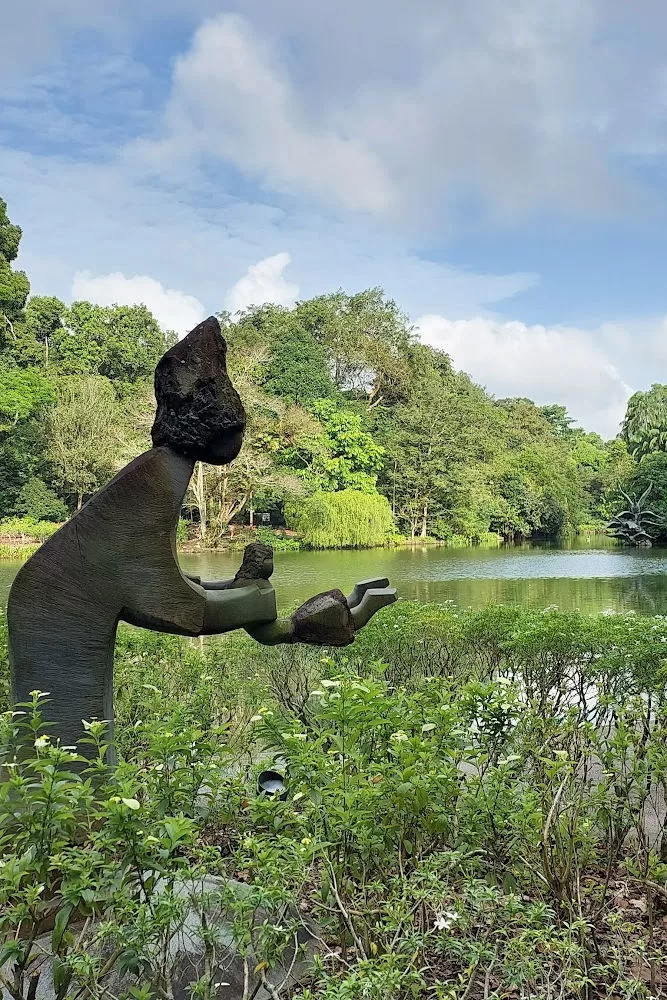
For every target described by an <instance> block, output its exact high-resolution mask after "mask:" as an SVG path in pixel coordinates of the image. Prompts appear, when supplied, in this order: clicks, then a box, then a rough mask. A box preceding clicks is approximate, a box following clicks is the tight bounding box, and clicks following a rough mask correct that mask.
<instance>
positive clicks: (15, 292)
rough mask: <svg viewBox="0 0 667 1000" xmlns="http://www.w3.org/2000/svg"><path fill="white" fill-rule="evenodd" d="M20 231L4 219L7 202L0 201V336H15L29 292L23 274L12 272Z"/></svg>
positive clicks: (10, 338)
mask: <svg viewBox="0 0 667 1000" xmlns="http://www.w3.org/2000/svg"><path fill="white" fill-rule="evenodd" d="M21 235H22V232H21V228H20V226H15V225H13V224H12V223H11V222H10V221H9V218H8V217H7V202H5V201H3V200H2V198H0V326H1V327H2V328H3V329H2V330H0V334H1V335H3V337H4V339H5V340H7V339H9V340H13V339H14V337H15V333H14V323H15V322H16V321H17V320H18V319H19V318H20V316H21V313H22V311H23V307H24V306H25V303H26V299H27V298H28V295H29V293H30V282H29V281H28V279H27V277H26V275H25V273H24V272H23V271H13V270H12V267H11V265H12V261H14V260H16V258H17V256H18V252H19V244H20V242H21Z"/></svg>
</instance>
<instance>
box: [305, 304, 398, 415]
mask: <svg viewBox="0 0 667 1000" xmlns="http://www.w3.org/2000/svg"><path fill="white" fill-rule="evenodd" d="M295 312H296V315H297V317H298V318H299V320H300V322H302V323H303V325H304V327H305V329H306V330H308V331H309V332H310V333H312V335H313V337H314V338H315V339H316V340H317V342H318V343H319V344H321V345H322V347H323V348H324V350H325V352H326V355H327V358H328V362H329V369H330V373H331V376H332V378H333V380H334V382H335V384H336V386H337V387H338V388H339V389H340V390H342V391H347V392H353V393H356V394H357V395H358V396H359V397H360V398H361V399H363V400H364V401H365V403H366V405H367V407H368V408H369V409H373V408H375V407H376V406H379V405H389V404H390V403H392V402H394V401H395V400H396V399H398V398H403V397H404V395H405V391H406V388H407V385H408V383H409V364H408V358H407V353H408V348H409V346H410V344H412V343H414V341H415V336H414V334H413V332H412V330H411V328H410V326H409V323H408V320H407V318H406V317H405V316H404V315H403V313H401V311H400V310H399V308H398V306H397V305H396V303H395V302H393V301H392V300H391V299H385V297H384V292H383V291H382V289H381V288H369V289H367V290H366V291H364V292H358V293H357V294H356V295H347V294H345V293H344V292H342V291H339V292H336V293H335V294H333V295H321V296H318V297H317V298H314V299H310V300H308V301H305V302H300V303H299V304H298V305H297V307H296V310H295Z"/></svg>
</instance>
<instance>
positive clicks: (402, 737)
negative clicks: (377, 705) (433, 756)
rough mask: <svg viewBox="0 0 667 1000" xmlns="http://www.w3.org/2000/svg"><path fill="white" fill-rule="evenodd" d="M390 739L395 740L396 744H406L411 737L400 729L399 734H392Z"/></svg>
mask: <svg viewBox="0 0 667 1000" xmlns="http://www.w3.org/2000/svg"><path fill="white" fill-rule="evenodd" d="M389 739H390V740H394V741H395V742H396V743H405V741H406V740H407V739H409V737H408V734H407V733H404V732H403V730H402V729H399V730H398V732H396V733H392V734H391V736H390V737H389Z"/></svg>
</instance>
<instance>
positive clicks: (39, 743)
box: [35, 736, 51, 750]
mask: <svg viewBox="0 0 667 1000" xmlns="http://www.w3.org/2000/svg"><path fill="white" fill-rule="evenodd" d="M50 739H51V737H50V736H38V737H37V739H36V740H35V747H36V748H37V749H38V750H43V749H44V747H47V746H48V745H49V741H50Z"/></svg>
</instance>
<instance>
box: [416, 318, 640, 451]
mask: <svg viewBox="0 0 667 1000" xmlns="http://www.w3.org/2000/svg"><path fill="white" fill-rule="evenodd" d="M417 326H418V328H419V331H420V334H421V338H422V340H423V341H424V342H425V343H427V344H431V345H432V346H434V347H438V348H440V349H441V350H444V351H447V353H448V354H450V355H451V357H452V360H453V362H454V365H455V367H456V368H460V369H462V370H463V371H466V372H468V374H470V375H471V376H472V378H473V379H474V380H475V381H476V382H480V383H482V384H483V385H485V386H486V387H487V389H488V390H489V391H490V392H492V393H493V394H494V395H495V396H499V397H506V396H526V397H528V398H529V399H532V400H533V401H534V402H535V403H537V404H538V405H544V404H547V403H563V404H564V405H565V406H567V408H568V410H569V411H570V413H571V414H572V415H573V416H574V417H575V419H576V420H577V421H578V422H579V423H580V424H581V425H582V426H583V427H585V428H586V429H587V430H596V431H598V433H600V434H602V435H603V436H604V437H614V436H615V435H616V434H617V433H618V429H619V423H620V421H621V419H622V417H623V414H624V412H625V404H626V402H627V399H628V396H629V395H630V393H631V392H632V390H631V388H630V387H629V386H628V385H627V384H626V383H625V382H624V380H623V379H622V377H621V375H620V374H619V371H618V369H617V367H616V365H615V363H614V361H613V360H612V355H611V350H610V349H611V348H613V345H612V344H611V343H608V342H607V338H606V336H605V332H604V330H598V331H588V330H582V329H578V328H576V327H544V326H526V324H525V323H518V322H501V321H499V320H494V319H489V318H485V317H477V318H475V319H468V320H454V321H452V320H449V319H446V318H445V317H444V316H439V315H427V316H422V317H421V318H420V319H419V320H417Z"/></svg>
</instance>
